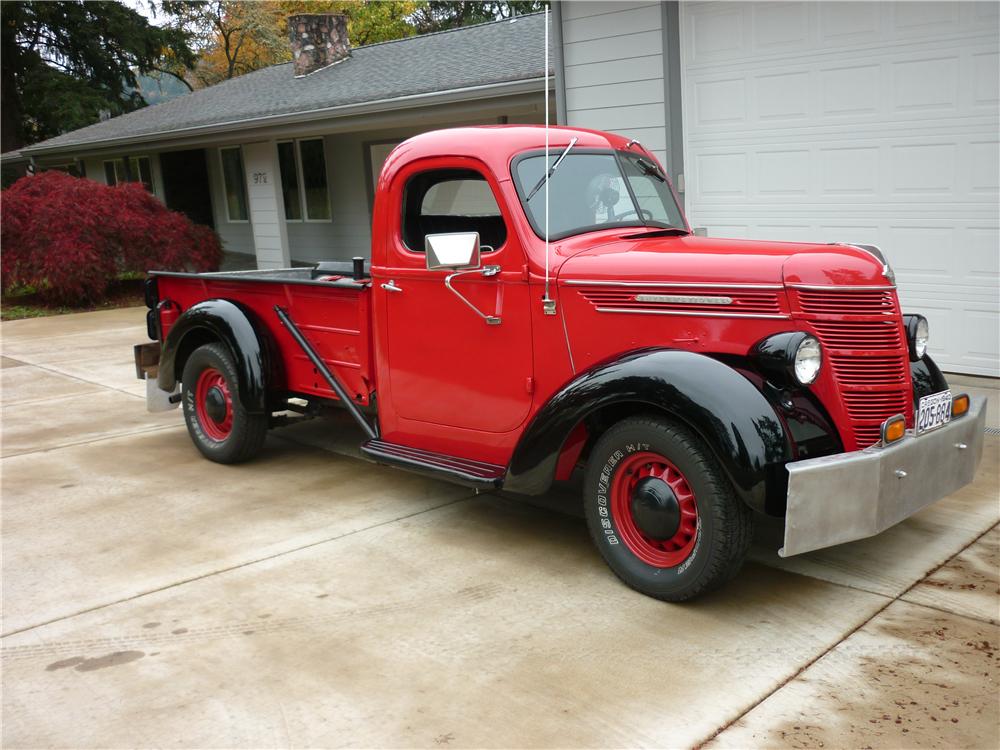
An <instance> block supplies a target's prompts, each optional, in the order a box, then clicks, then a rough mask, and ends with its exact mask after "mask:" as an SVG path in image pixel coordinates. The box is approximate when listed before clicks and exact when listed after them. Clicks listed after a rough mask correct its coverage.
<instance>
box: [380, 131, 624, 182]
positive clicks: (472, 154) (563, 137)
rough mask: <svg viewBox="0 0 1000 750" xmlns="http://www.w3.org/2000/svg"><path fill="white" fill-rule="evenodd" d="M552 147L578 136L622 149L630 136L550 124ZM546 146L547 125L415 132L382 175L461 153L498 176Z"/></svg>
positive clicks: (580, 143)
mask: <svg viewBox="0 0 1000 750" xmlns="http://www.w3.org/2000/svg"><path fill="white" fill-rule="evenodd" d="M548 130H549V148H550V149H551V150H552V151H553V152H555V153H556V154H558V153H559V152H560V151H561V150H562V149H564V148H566V146H567V145H568V144H569V142H570V141H571V140H572V139H573V138H576V139H577V142H576V145H575V146H574V148H576V149H581V148H600V149H608V148H612V149H622V148H625V145H626V144H627V143H628V141H627V139H626V138H624V137H622V136H620V135H616V134H614V133H604V132H602V131H600V130H588V129H586V128H570V127H562V126H556V127H550V128H549V129H548ZM542 148H545V126H544V125H477V126H473V127H462V128H445V129H443V130H432V131H430V132H428V133H421V134H420V135H415V136H413V137H412V138H409V139H408V140H405V141H403V142H402V143H401V144H399V145H398V146H397V147H396V148H395V150H393V152H392V154H391V155H390V157H389V158H388V159H387V160H386V163H385V168H384V170H383V175H389V174H391V173H394V172H395V171H396V170H397V169H399V168H400V167H401V166H403V165H404V164H408V163H410V162H412V161H416V160H418V159H430V158H435V157H441V156H460V157H468V158H473V159H477V160H479V161H481V162H483V163H484V164H485V165H486V166H487V167H488V168H489V169H491V170H492V171H493V173H494V174H495V175H496V176H497V178H498V179H504V175H505V174H506V172H507V167H508V164H509V163H510V160H511V159H513V158H514V157H515V156H517V155H518V154H521V153H524V152H526V151H534V150H536V149H542Z"/></svg>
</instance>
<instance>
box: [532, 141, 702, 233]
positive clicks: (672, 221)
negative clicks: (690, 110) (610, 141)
mask: <svg viewBox="0 0 1000 750" xmlns="http://www.w3.org/2000/svg"><path fill="white" fill-rule="evenodd" d="M560 151H561V150H560V149H557V150H555V152H554V153H550V154H549V160H548V162H547V163H546V160H545V155H544V154H531V155H528V156H524V157H522V158H520V159H518V160H517V161H516V162H515V165H514V177H515V182H516V184H517V191H518V194H519V195H520V197H521V204H522V205H523V206H524V210H525V213H526V214H527V215H528V219H529V221H530V222H531V226H532V229H534V230H535V234H537V235H538V236H539V237H540V238H542V239H544V238H545V196H544V195H543V193H544V190H545V188H544V187H543V188H542V189H541V190H540V191H539V194H538V195H535V196H534V197H533V198H532V200H531V201H527V200H526V197H527V194H528V191H530V190H531V188H532V186H534V185H536V184H537V183H538V181H539V179H541V178H542V177H543V176H544V175H545V171H546V169H548V168H549V167H551V165H552V163H553V162H554V161H555V160H556V159H557V158H558V157H559V153H560ZM643 226H648V227H655V228H657V229H668V228H675V229H680V230H685V223H684V217H683V216H682V215H681V211H680V209H679V208H678V207H677V203H676V201H675V200H674V196H673V193H672V192H671V190H670V186H669V185H668V184H667V181H666V178H665V177H664V176H663V174H662V173H661V172H660V170H659V167H657V166H656V165H655V163H654V162H653V160H652V159H650V158H649V157H648V156H643V155H642V154H632V153H625V152H621V151H620V152H617V153H613V152H611V151H579V152H578V151H576V150H573V151H571V152H569V154H567V155H566V158H565V159H564V160H563V162H562V164H560V165H559V169H558V170H556V172H555V173H554V174H553V175H552V177H551V179H550V181H549V239H552V240H559V239H562V238H564V237H569V236H571V235H574V234H583V233H584V232H592V231H595V230H598V229H608V228H609V227H643Z"/></svg>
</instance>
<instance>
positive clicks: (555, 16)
mask: <svg viewBox="0 0 1000 750" xmlns="http://www.w3.org/2000/svg"><path fill="white" fill-rule="evenodd" d="M552 28H553V31H552V47H553V51H554V53H555V55H554V58H553V64H552V67H553V68H555V77H556V125H566V124H567V123H566V69H565V65H564V63H563V33H562V2H560V0H553V2H552Z"/></svg>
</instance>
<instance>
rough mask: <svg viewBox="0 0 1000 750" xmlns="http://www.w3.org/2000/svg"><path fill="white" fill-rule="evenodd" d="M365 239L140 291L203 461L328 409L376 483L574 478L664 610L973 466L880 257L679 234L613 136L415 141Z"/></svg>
mask: <svg viewBox="0 0 1000 750" xmlns="http://www.w3.org/2000/svg"><path fill="white" fill-rule="evenodd" d="M372 238H373V239H372V247H371V255H370V261H368V262H366V261H365V260H364V259H360V258H359V259H356V260H355V262H354V263H353V265H352V264H337V263H331V264H320V265H319V266H317V267H316V268H306V269H288V270H284V271H277V272H275V271H261V272H250V273H244V274H224V273H223V274H177V273H162V272H153V273H151V275H150V280H149V282H148V286H147V304H148V306H149V307H150V313H149V316H148V328H149V333H150V337H151V338H152V339H153V340H154V342H155V343H153V344H151V345H150V344H147V345H142V346H140V347H137V348H136V363H137V364H136V367H137V374H138V375H139V376H141V377H143V378H146V379H147V382H148V383H149V385H148V391H149V394H150V404H151V407H152V408H167V407H169V406H174V405H176V404H178V403H180V404H183V407H184V413H185V419H186V421H187V424H188V430H189V433H190V434H191V437H192V439H193V440H194V442H195V445H196V446H197V447H198V448H199V449H200V450H201V451H202V453H203V454H205V455H206V457H208V458H210V459H213V460H217V461H221V462H237V461H242V460H247V459H249V458H250V457H252V455H254V454H255V453H256V452H258V451H259V450H261V449H262V447H263V445H264V435H265V434H266V431H267V429H268V428H269V427H271V426H272V425H274V424H275V423H276V420H278V419H279V418H278V417H276V416H275V415H278V414H279V413H285V412H287V411H288V410H289V409H293V410H298V411H300V412H302V413H305V414H307V415H312V414H315V413H318V412H319V410H321V408H322V407H325V406H330V405H337V406H340V407H342V408H347V409H348V410H349V411H350V412H351V414H352V415H353V416H354V418H355V419H356V420H357V421H358V424H359V426H361V428H362V432H363V433H364V440H363V443H362V445H361V450H362V452H363V453H364V454H365V455H367V456H369V457H370V458H372V459H373V460H375V461H376V462H379V463H384V464H390V465H396V466H402V467H404V468H408V469H411V470H415V471H421V472H424V473H428V474H432V475H435V476H440V477H441V478H444V479H448V480H451V481H458V482H462V483H465V484H468V485H470V486H474V487H476V488H480V489H485V490H490V489H499V488H503V489H505V490H508V491H513V492H519V493H524V494H540V493H544V492H546V491H547V490H548V489H549V488H550V486H551V485H552V483H553V482H555V481H565V480H569V479H571V478H572V477H573V476H574V475H576V476H579V475H580V474H582V475H583V482H582V490H581V492H582V496H583V497H582V500H583V505H584V510H585V513H586V516H587V519H588V525H589V528H590V532H591V535H592V537H593V539H594V541H595V543H596V545H597V547H598V549H599V551H600V552H601V554H602V556H603V557H604V559H605V560H606V561H607V562H608V564H609V565H610V567H611V568H612V569H613V570H614V571H615V573H617V574H618V575H619V576H620V577H621V578H622V579H623V580H624V581H625V582H626V583H627V584H629V585H631V586H633V587H634V588H636V589H638V590H639V591H642V592H644V593H647V594H649V595H652V596H655V597H658V598H661V599H665V600H671V601H678V600H683V599H689V598H692V597H694V596H696V595H698V594H700V593H702V592H703V591H706V590H709V589H711V588H714V587H716V586H718V585H721V584H722V583H723V582H724V581H725V580H727V579H728V578H729V577H731V576H732V575H733V574H734V573H735V572H736V570H737V569H738V568H739V566H740V564H741V562H742V560H743V558H744V556H745V554H746V551H747V547H748V545H749V542H750V537H751V531H752V526H753V518H754V516H755V515H756V514H766V515H772V516H779V517H784V518H785V544H784V547H783V548H782V551H781V554H785V555H791V554H799V553H802V552H807V551H809V550H813V549H818V548H821V547H825V546H830V545H831V544H838V543H841V542H845V541H850V540H852V539H858V538H861V537H864V536H870V535H873V534H876V533H878V532H879V531H881V530H883V529H884V528H887V527H888V526H890V525H892V524H894V523H896V522H898V521H900V520H902V519H903V518H905V517H907V516H908V515H910V514H912V513H913V512H915V511H916V510H919V509H920V508H922V507H924V506H926V505H927V504H929V503H930V502H933V501H934V500H936V499H938V498H940V497H942V496H944V495H946V494H948V493H949V492H951V491H954V490H955V489H957V488H958V487H960V486H962V485H963V484H965V483H967V482H969V481H971V480H972V477H973V476H974V473H975V470H976V467H977V465H978V463H979V457H980V455H981V451H982V427H983V421H984V418H985V411H984V404H983V402H982V401H979V400H972V399H970V398H969V397H968V396H967V395H965V394H954V393H952V392H951V391H950V390H949V388H948V384H947V382H946V381H945V379H944V377H943V375H942V374H941V372H940V371H939V370H938V368H937V367H936V366H935V365H934V363H933V361H932V360H931V359H930V357H928V355H927V354H926V345H927V336H928V331H927V324H926V320H924V319H923V318H922V317H921V316H919V315H916V314H910V315H903V313H902V311H901V310H900V308H899V301H898V297H897V294H896V288H895V282H894V278H893V274H892V269H891V265H890V263H889V262H888V259H887V258H886V256H885V255H884V254H883V253H882V251H881V250H879V249H878V248H876V247H874V246H868V245H858V244H807V243H788V242H761V241H748V240H732V239H717V238H707V237H698V236H695V235H694V234H693V233H692V232H691V229H690V227H689V225H688V223H687V221H686V219H685V218H684V215H683V212H682V210H681V208H680V205H679V202H678V200H677V196H676V194H675V193H674V190H673V187H672V185H671V183H670V180H669V178H668V177H667V175H666V171H665V170H664V169H663V167H662V166H661V165H660V164H659V162H658V161H657V159H656V157H655V156H654V155H653V154H651V153H649V152H647V151H646V150H645V149H644V148H643V147H642V146H641V144H639V143H638V142H637V141H635V140H628V139H626V138H623V137H621V136H617V135H614V134H609V133H602V132H598V131H589V130H582V129H576V128H549V129H546V128H542V127H536V126H498V127H483V128H460V129H452V130H442V131H436V132H432V133H427V134H424V135H420V136H417V137H415V138H412V139H410V140H408V141H406V142H404V143H402V144H400V145H399V146H398V147H397V148H396V149H395V150H394V151H393V152H392V154H391V155H390V156H389V158H388V160H387V161H386V163H385V166H384V167H383V170H382V173H381V176H380V178H379V180H378V183H377V187H376V199H375V207H374V214H373V222H372ZM206 373H207V374H206ZM575 470H579V472H575Z"/></svg>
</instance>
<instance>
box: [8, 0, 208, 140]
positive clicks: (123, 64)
mask: <svg viewBox="0 0 1000 750" xmlns="http://www.w3.org/2000/svg"><path fill="white" fill-rule="evenodd" d="M0 29H2V31H0V56H2V59H0V75H2V82H0V98H2V102H0V120H2V134H0V140H2V145H0V148H2V150H3V151H4V152H7V151H11V150H13V149H17V148H20V147H21V146H24V145H27V144H30V143H34V142H36V141H39V140H43V139H45V138H50V137H52V136H55V135H59V134H60V133H63V132H66V131H67V130H72V129H74V128H78V127H82V126H83V125H87V124H90V123H93V122H97V121H98V120H99V119H100V117H101V115H102V113H109V114H120V113H122V112H128V111H130V110H133V109H136V108H138V107H141V106H143V105H144V104H145V102H144V100H143V98H142V95H141V94H140V93H139V92H138V90H137V81H136V75H137V74H143V73H149V72H151V71H156V70H162V69H165V67H166V66H168V65H172V66H174V67H176V66H181V67H185V66H188V65H191V64H193V62H194V54H193V52H192V50H191V48H190V46H189V43H188V42H189V34H188V32H186V31H185V30H184V29H183V28H179V27H164V28H160V27H157V26H154V25H152V24H150V22H149V21H148V19H146V18H145V17H144V16H143V15H141V14H139V13H137V12H136V11H134V10H132V9H131V8H127V7H125V6H124V5H122V4H121V3H118V2H102V1H98V0H94V1H93V2H82V0H59V1H57V2H30V1H22V0H8V1H6V2H2V3H0Z"/></svg>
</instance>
